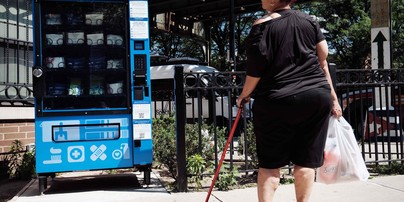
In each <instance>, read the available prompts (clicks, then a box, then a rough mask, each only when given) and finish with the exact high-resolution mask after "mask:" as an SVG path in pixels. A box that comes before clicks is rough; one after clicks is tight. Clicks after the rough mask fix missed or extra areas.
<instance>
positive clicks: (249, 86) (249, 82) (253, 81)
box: [237, 76, 261, 107]
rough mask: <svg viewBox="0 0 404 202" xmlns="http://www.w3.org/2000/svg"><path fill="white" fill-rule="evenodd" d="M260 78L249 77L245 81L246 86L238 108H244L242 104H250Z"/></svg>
mask: <svg viewBox="0 0 404 202" xmlns="http://www.w3.org/2000/svg"><path fill="white" fill-rule="evenodd" d="M260 79H261V78H260V77H252V76H247V77H246V79H245V84H244V87H243V91H242V92H241V94H240V95H239V96H238V98H237V106H238V107H242V106H241V105H242V102H243V101H244V103H248V102H250V95H251V93H252V92H253V91H254V89H255V87H257V84H258V82H259V81H260Z"/></svg>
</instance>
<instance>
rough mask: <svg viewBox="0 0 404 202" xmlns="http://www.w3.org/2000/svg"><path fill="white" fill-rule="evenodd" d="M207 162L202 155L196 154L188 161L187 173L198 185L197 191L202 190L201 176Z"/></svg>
mask: <svg viewBox="0 0 404 202" xmlns="http://www.w3.org/2000/svg"><path fill="white" fill-rule="evenodd" d="M205 166H206V161H205V159H203V158H202V156H201V155H199V154H195V155H192V156H191V157H188V159H187V172H188V174H190V175H191V180H192V181H194V182H195V184H196V190H198V191H199V189H201V188H202V183H201V177H202V176H201V175H202V173H203V171H204V170H205Z"/></svg>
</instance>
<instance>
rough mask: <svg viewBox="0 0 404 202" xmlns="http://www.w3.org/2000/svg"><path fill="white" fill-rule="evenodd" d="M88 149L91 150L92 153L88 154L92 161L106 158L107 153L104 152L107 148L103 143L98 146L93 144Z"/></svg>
mask: <svg viewBox="0 0 404 202" xmlns="http://www.w3.org/2000/svg"><path fill="white" fill-rule="evenodd" d="M90 150H91V151H92V152H93V154H91V156H90V159H91V160H92V161H96V160H97V159H101V160H102V161H104V160H105V159H106V158H107V155H105V153H104V152H105V150H107V147H106V146H105V145H103V144H102V145H101V146H99V147H97V146H95V145H93V146H91V147H90Z"/></svg>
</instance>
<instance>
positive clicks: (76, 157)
mask: <svg viewBox="0 0 404 202" xmlns="http://www.w3.org/2000/svg"><path fill="white" fill-rule="evenodd" d="M67 161H68V162H71V163H75V162H83V161H84V146H72V147H68V148H67Z"/></svg>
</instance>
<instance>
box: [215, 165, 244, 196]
mask: <svg viewBox="0 0 404 202" xmlns="http://www.w3.org/2000/svg"><path fill="white" fill-rule="evenodd" d="M227 167H228V166H227V165H222V167H221V168H220V173H219V176H218V178H217V180H216V183H215V187H216V188H217V189H218V190H220V191H227V190H230V189H232V186H235V185H237V176H239V172H238V171H237V170H236V169H234V168H233V170H230V169H229V168H227Z"/></svg>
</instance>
